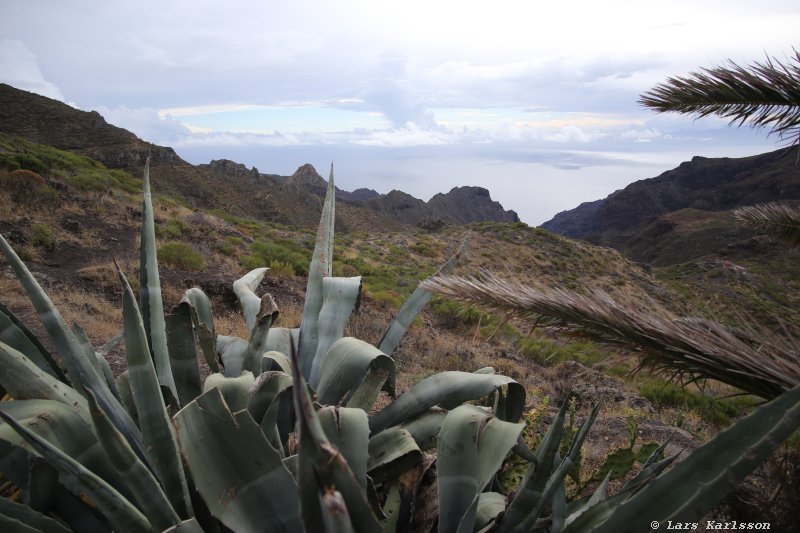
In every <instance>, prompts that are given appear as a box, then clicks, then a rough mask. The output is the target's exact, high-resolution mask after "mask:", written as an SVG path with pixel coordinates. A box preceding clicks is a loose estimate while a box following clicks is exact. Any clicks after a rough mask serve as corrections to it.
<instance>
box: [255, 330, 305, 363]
mask: <svg viewBox="0 0 800 533" xmlns="http://www.w3.org/2000/svg"><path fill="white" fill-rule="evenodd" d="M298 342H300V328H270V330H269V336H268V337H267V345H266V346H265V347H264V351H265V352H280V353H282V354H284V355H285V356H286V357H287V358H288V357H289V354H290V353H292V346H294V347H295V348H296V347H297V343H298ZM290 364H291V362H290Z"/></svg>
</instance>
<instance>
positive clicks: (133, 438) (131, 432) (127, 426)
mask: <svg viewBox="0 0 800 533" xmlns="http://www.w3.org/2000/svg"><path fill="white" fill-rule="evenodd" d="M0 251H2V252H3V254H4V255H5V256H6V259H7V260H8V263H9V265H10V266H11V268H12V269H13V270H14V273H15V274H16V276H17V278H18V279H19V281H20V283H21V284H22V286H23V288H24V289H25V292H26V293H27V295H28V298H30V300H31V303H32V304H33V307H34V309H36V312H37V313H38V314H39V317H40V318H41V320H42V324H43V325H44V328H45V330H46V331H47V334H48V335H49V336H50V339H51V340H52V341H53V346H55V349H56V352H58V354H59V355H60V356H61V359H62V361H63V362H64V366H65V367H66V369H67V373H68V377H69V380H70V382H71V383H72V385H73V386H75V387H76V388H79V385H87V386H90V387H92V390H95V391H97V394H98V398H97V400H98V401H99V402H100V403H101V404H102V405H103V406H104V407H105V408H106V409H107V410H108V412H109V413H110V414H111V417H112V420H113V421H114V425H115V426H117V428H118V429H119V430H120V431H121V432H122V433H123V435H125V438H126V439H127V440H128V442H129V443H130V444H131V446H132V447H133V449H134V450H136V451H137V453H138V454H140V455H141V456H144V451H143V450H142V448H141V433H140V432H139V428H138V427H136V425H135V424H134V423H133V420H131V418H130V416H129V415H128V413H127V412H126V411H125V409H124V408H123V407H122V405H121V404H120V403H119V401H117V399H116V398H115V397H114V395H113V394H111V391H110V390H108V387H107V386H106V382H105V378H104V377H103V376H102V374H101V373H100V372H98V371H97V368H96V366H95V362H96V361H95V360H94V358H92V360H89V359H88V358H86V357H85V356H84V353H83V349H82V348H81V346H80V344H79V342H78V340H77V339H76V338H75V334H74V333H73V332H72V330H71V329H70V328H69V327H68V326H67V323H66V322H65V321H64V318H63V317H62V316H61V313H59V312H58V309H56V308H55V306H54V305H53V302H52V301H51V300H50V298H49V297H48V296H47V294H46V293H45V292H44V291H43V290H42V287H41V286H40V285H39V283H38V282H37V281H36V279H35V278H34V277H33V275H32V274H31V273H30V271H29V270H28V268H27V267H26V266H25V264H24V263H23V262H22V261H21V260H20V259H19V257H18V256H17V254H16V253H14V250H12V249H11V247H10V246H9V245H8V243H7V242H6V240H5V239H4V238H3V236H2V235H0ZM81 390H82V389H81Z"/></svg>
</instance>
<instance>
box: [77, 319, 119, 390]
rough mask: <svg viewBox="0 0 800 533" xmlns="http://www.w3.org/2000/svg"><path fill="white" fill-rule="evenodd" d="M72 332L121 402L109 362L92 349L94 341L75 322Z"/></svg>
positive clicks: (86, 355) (109, 388) (85, 354)
mask: <svg viewBox="0 0 800 533" xmlns="http://www.w3.org/2000/svg"><path fill="white" fill-rule="evenodd" d="M72 332H73V333H74V334H75V338H76V339H78V343H79V344H80V345H81V348H82V349H83V353H84V356H85V357H86V359H89V360H90V361H92V363H93V364H94V367H95V369H97V372H99V373H100V375H101V376H103V379H104V380H105V384H106V386H107V387H108V390H109V392H111V394H112V395H114V398H116V399H117V401H119V400H120V398H119V391H118V390H117V383H116V381H114V374H113V373H112V372H111V366H110V365H109V364H108V361H106V358H105V357H103V356H102V355H101V354H99V353H98V352H96V351H95V349H94V347H92V341H90V340H89V336H88V335H86V332H85V331H83V328H82V327H81V326H80V324H78V323H77V322H73V323H72Z"/></svg>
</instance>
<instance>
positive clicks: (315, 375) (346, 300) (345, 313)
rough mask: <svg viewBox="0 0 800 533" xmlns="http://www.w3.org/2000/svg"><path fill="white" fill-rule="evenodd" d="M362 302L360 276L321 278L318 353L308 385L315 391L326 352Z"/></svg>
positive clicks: (339, 336)
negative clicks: (360, 301)
mask: <svg viewBox="0 0 800 533" xmlns="http://www.w3.org/2000/svg"><path fill="white" fill-rule="evenodd" d="M360 299H361V276H356V277H352V278H333V277H326V278H323V279H322V308H321V309H320V312H319V320H318V323H317V336H318V341H317V350H316V352H315V354H314V359H313V361H312V363H311V377H310V378H309V380H308V382H309V383H311V386H312V387H314V388H315V389H316V388H317V386H318V385H319V380H320V372H321V370H322V366H323V364H324V360H325V356H326V354H327V353H328V349H329V348H330V347H331V345H332V344H333V343H335V342H336V341H338V340H339V339H341V338H342V335H343V334H344V326H345V324H346V323H347V320H348V319H349V318H350V315H351V314H352V313H353V310H354V309H356V308H357V307H358V304H359V300H360Z"/></svg>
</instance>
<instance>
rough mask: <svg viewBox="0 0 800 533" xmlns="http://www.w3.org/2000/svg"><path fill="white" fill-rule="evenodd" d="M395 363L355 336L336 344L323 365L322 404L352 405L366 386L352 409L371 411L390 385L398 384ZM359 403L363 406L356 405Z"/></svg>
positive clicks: (329, 351) (320, 393) (319, 389)
mask: <svg viewBox="0 0 800 533" xmlns="http://www.w3.org/2000/svg"><path fill="white" fill-rule="evenodd" d="M394 374H395V368H394V361H393V360H392V358H391V357H389V356H387V355H386V354H384V353H383V352H381V351H380V350H378V349H377V348H375V347H374V346H372V345H371V344H369V343H366V342H364V341H362V340H359V339H355V338H353V337H344V338H342V339H339V340H338V341H336V342H335V343H334V344H333V345H332V346H331V347H330V349H329V350H328V353H327V355H326V356H325V360H324V361H323V362H322V369H321V372H320V381H319V386H318V387H317V396H318V397H319V400H320V402H321V403H323V404H326V405H335V404H338V403H339V402H340V401H342V400H343V399H344V401H345V402H349V400H350V399H351V398H353V397H354V395H355V393H356V391H357V390H358V389H359V388H360V386H361V385H362V384H364V383H365V382H366V384H365V386H364V388H363V389H361V390H360V391H359V394H358V398H357V402H354V403H353V404H352V405H350V404H348V405H350V406H351V407H360V408H362V409H364V410H365V411H368V410H369V409H370V408H371V407H372V404H373V403H375V399H376V398H377V397H378V394H379V393H380V391H381V388H382V387H384V386H385V385H386V384H387V383H389V382H391V383H393V382H394ZM355 403H358V404H359V405H355Z"/></svg>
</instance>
